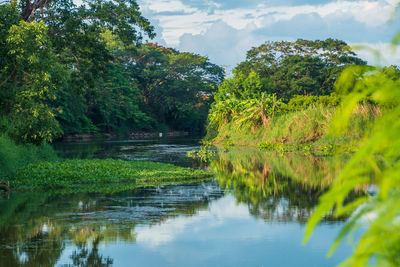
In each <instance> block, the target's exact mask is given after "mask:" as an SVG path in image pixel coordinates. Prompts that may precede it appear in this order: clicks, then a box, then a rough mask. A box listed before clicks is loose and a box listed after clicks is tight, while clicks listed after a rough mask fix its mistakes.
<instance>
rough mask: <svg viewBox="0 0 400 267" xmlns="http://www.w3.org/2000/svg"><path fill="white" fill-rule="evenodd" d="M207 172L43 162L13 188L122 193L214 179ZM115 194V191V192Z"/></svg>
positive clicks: (155, 165) (140, 164)
mask: <svg viewBox="0 0 400 267" xmlns="http://www.w3.org/2000/svg"><path fill="white" fill-rule="evenodd" d="M211 176H212V174H211V173H209V172H207V171H204V170H196V169H191V168H183V167H178V166H174V165H171V164H165V163H158V162H146V161H123V160H113V159H105V160H100V159H94V160H80V159H74V160H65V161H60V162H42V163H38V164H32V165H28V166H26V167H24V168H22V169H20V170H19V171H18V173H17V176H16V178H15V179H14V180H12V181H11V185H12V186H13V187H15V188H19V189H36V188H43V189H62V188H73V187H75V188H79V187H80V186H83V187H87V186H90V187H91V189H92V190H90V191H98V190H96V188H100V189H102V190H100V191H103V189H104V187H108V186H110V188H114V189H116V190H117V191H118V189H120V188H126V187H131V186H133V185H134V186H149V185H159V184H169V183H175V182H182V181H193V180H195V179H204V178H207V177H211ZM112 191H113V190H112Z"/></svg>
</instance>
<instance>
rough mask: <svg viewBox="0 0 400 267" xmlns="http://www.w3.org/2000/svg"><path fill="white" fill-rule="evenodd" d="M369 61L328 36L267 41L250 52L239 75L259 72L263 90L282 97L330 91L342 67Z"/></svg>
mask: <svg viewBox="0 0 400 267" xmlns="http://www.w3.org/2000/svg"><path fill="white" fill-rule="evenodd" d="M363 64H365V62H364V61H362V60H361V59H360V58H358V57H356V54H355V53H354V52H353V51H351V48H350V46H348V45H347V44H346V43H345V42H344V41H341V40H334V39H326V40H324V41H320V40H316V41H308V40H302V39H299V40H297V41H294V42H288V41H281V42H266V43H265V44H263V45H261V46H259V47H254V48H252V49H251V50H249V51H248V52H247V58H246V60H245V61H244V62H242V63H240V64H239V65H238V66H237V67H236V69H235V74H236V75H244V76H250V75H251V73H252V72H255V73H256V74H257V75H259V77H260V79H261V81H262V86H263V90H265V91H267V92H269V93H275V94H276V95H277V96H278V97H280V98H290V97H291V96H293V95H306V94H311V95H327V94H330V93H331V92H332V91H333V84H334V83H335V81H336V79H337V77H338V76H339V74H340V73H341V71H342V70H343V69H344V68H346V66H349V65H363Z"/></svg>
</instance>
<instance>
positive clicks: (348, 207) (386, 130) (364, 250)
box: [305, 66, 400, 266]
mask: <svg viewBox="0 0 400 267" xmlns="http://www.w3.org/2000/svg"><path fill="white" fill-rule="evenodd" d="M395 73H398V72H396V71H393V70H392V67H391V68H374V69H371V68H369V67H364V66H353V67H349V68H347V69H346V70H345V71H344V72H343V73H342V75H341V77H340V79H339V80H338V81H337V84H336V86H337V90H338V91H339V93H342V94H345V96H344V97H343V101H342V104H341V107H340V109H339V110H338V112H337V113H336V115H335V117H334V119H333V121H332V124H331V134H333V135H335V134H340V133H341V132H343V131H344V130H345V129H346V128H347V126H348V123H349V120H350V117H351V114H352V113H353V111H354V109H355V108H356V107H357V104H358V103H359V102H360V101H361V100H362V99H365V98H368V99H371V100H372V101H374V102H376V103H377V104H378V105H380V106H381V107H384V109H385V110H384V111H383V112H382V116H381V117H380V118H378V119H376V120H375V122H374V124H373V129H372V132H370V133H369V134H368V135H366V136H365V137H364V140H363V145H362V146H361V147H360V149H359V150H358V151H357V152H356V153H355V154H354V155H353V156H352V158H351V160H350V161H349V162H348V164H347V165H346V167H345V168H344V169H343V171H342V172H341V174H340V175H339V176H338V177H337V178H336V179H335V180H334V182H333V184H332V187H331V188H330V190H329V191H328V192H327V193H326V194H324V195H323V196H322V197H321V199H320V203H319V205H318V207H317V209H316V210H315V211H314V213H313V215H312V217H311V218H310V219H309V221H308V224H307V227H306V230H305V241H307V240H308V239H309V238H310V236H311V234H312V231H313V229H314V228H315V227H316V225H317V224H318V223H319V222H320V221H321V220H322V219H323V218H324V217H325V216H327V215H329V214H332V213H333V215H334V216H337V217H339V216H343V215H350V219H349V220H348V221H347V223H346V224H345V226H344V227H343V229H342V230H341V232H340V234H339V235H338V237H337V239H336V240H335V242H334V244H333V246H332V248H331V250H330V252H329V254H332V253H333V251H334V250H335V248H336V247H337V246H338V245H339V243H340V242H341V241H343V239H344V238H345V237H346V236H352V235H353V234H354V233H355V232H356V231H357V230H361V231H362V232H363V234H362V235H361V237H360V238H359V239H358V240H357V244H356V246H355V248H354V253H353V254H352V255H351V256H350V257H349V258H348V259H347V260H346V261H345V262H344V263H343V264H342V265H343V266H364V265H369V264H376V265H377V266H400V209H399V202H400V175H399V174H400V120H399V118H400V105H399V104H400V103H399V99H400V77H399V75H398V74H395ZM371 185H375V186H376V187H377V188H378V190H377V192H376V194H373V195H367V196H362V197H359V198H357V199H355V200H353V201H349V200H348V195H349V194H350V193H351V192H352V191H354V190H360V189H361V190H367V189H368V188H369V187H370V186H371Z"/></svg>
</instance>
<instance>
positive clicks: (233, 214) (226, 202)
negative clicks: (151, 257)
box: [135, 196, 250, 247]
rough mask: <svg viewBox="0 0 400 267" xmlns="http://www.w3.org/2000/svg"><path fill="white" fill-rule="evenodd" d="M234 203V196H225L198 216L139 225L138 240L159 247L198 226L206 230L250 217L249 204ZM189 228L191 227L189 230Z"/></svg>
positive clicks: (140, 243)
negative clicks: (229, 221)
mask: <svg viewBox="0 0 400 267" xmlns="http://www.w3.org/2000/svg"><path fill="white" fill-rule="evenodd" d="M234 203H235V201H234V198H233V197H232V196H225V197H224V198H221V199H219V200H217V201H215V202H212V203H211V204H210V206H209V209H208V210H205V211H199V212H198V214H197V215H196V216H190V217H184V216H179V217H176V218H171V219H168V220H166V221H164V222H162V223H161V224H157V225H151V226H137V227H136V229H135V231H136V242H137V244H139V245H144V246H146V247H157V246H160V245H163V244H165V243H169V242H172V241H173V240H175V239H176V238H177V237H178V236H180V235H183V234H187V232H188V231H189V232H190V231H199V230H200V229H198V227H201V228H202V230H204V229H205V228H214V227H217V226H220V225H221V224H223V223H224V222H226V221H227V220H231V219H238V220H246V219H249V218H250V213H249V210H248V208H247V206H245V205H243V204H240V205H235V204H234ZM188 228H190V229H189V230H188Z"/></svg>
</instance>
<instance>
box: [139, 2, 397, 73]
mask: <svg viewBox="0 0 400 267" xmlns="http://www.w3.org/2000/svg"><path fill="white" fill-rule="evenodd" d="M138 3H139V5H140V6H141V10H142V13H143V14H144V16H145V17H147V18H148V19H149V20H150V21H151V22H152V24H153V25H154V26H155V28H156V32H157V37H156V39H155V41H157V42H159V43H160V44H163V45H166V46H169V47H174V48H177V49H179V50H181V51H189V52H194V53H197V54H201V55H206V56H208V57H209V58H210V59H211V61H212V62H214V63H217V64H220V65H230V66H231V67H234V66H235V65H236V64H237V63H239V62H240V61H243V60H244V59H245V57H246V51H247V50H249V49H250V48H251V47H253V46H258V45H260V44H262V43H264V42H265V41H268V40H272V41H275V40H276V41H277V40H296V39H298V38H303V39H310V40H315V39H326V38H329V37H332V38H337V39H342V40H344V41H346V42H347V43H349V44H351V45H366V46H368V47H370V48H372V49H378V50H380V51H381V52H382V54H383V58H382V61H381V63H382V64H385V65H386V64H397V65H400V49H398V51H394V52H393V49H392V48H391V47H390V45H389V44H390V42H391V40H392V38H393V37H394V35H395V34H396V33H397V32H398V31H400V26H399V25H400V16H395V15H394V14H395V9H396V6H398V5H399V3H400V0H377V1H374V0H369V1H368V0H361V1H352V0H337V1H330V0H314V1H313V0H280V1H278V0H264V1H262V0H139V1H138ZM357 53H358V54H359V56H360V57H362V58H364V59H366V60H368V61H369V62H370V63H377V61H376V59H375V58H374V57H373V56H372V54H371V53H370V52H368V50H359V51H357Z"/></svg>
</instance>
